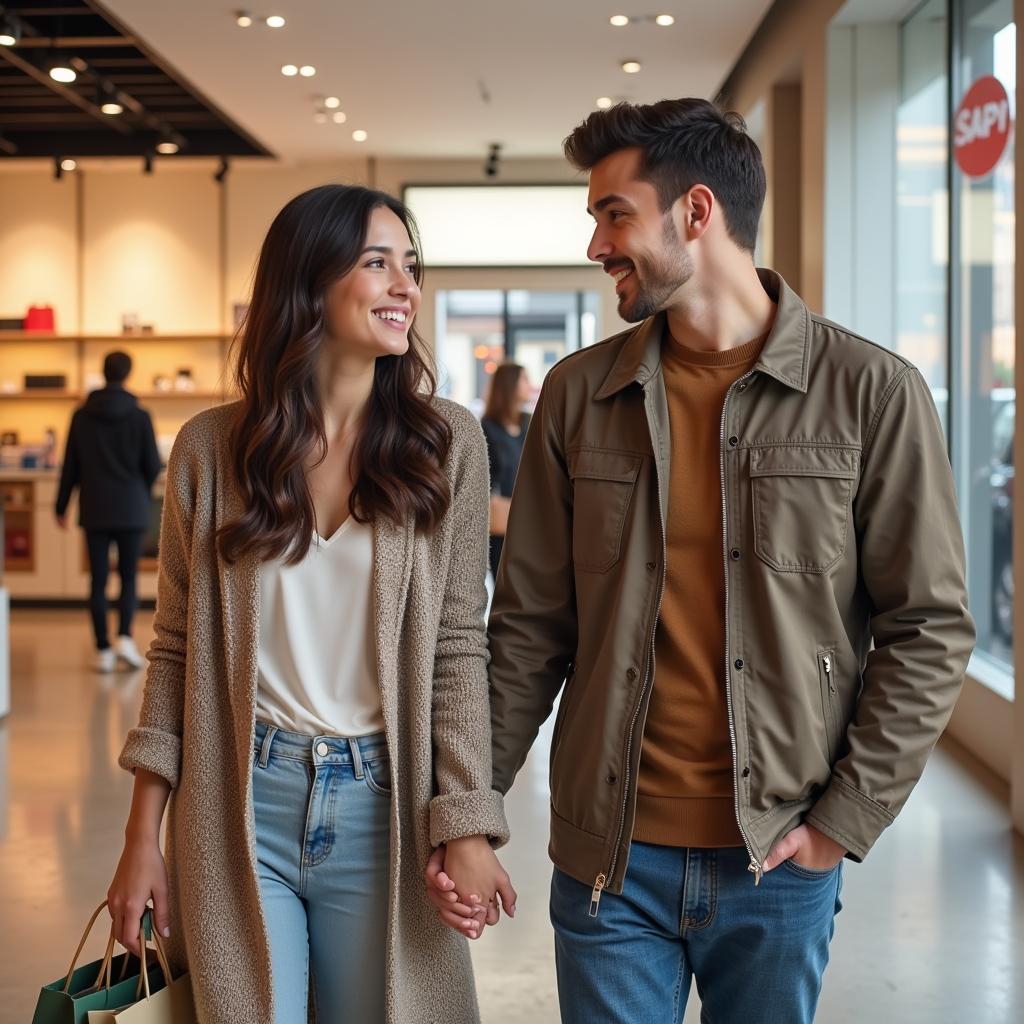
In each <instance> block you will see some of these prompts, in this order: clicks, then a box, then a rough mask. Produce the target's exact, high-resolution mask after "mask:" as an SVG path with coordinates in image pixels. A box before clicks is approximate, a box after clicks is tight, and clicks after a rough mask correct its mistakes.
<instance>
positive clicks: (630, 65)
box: [622, 60, 640, 75]
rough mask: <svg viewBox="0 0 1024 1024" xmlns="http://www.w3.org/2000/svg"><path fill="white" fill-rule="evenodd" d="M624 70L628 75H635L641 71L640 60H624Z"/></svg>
mask: <svg viewBox="0 0 1024 1024" xmlns="http://www.w3.org/2000/svg"><path fill="white" fill-rule="evenodd" d="M622 70H623V71H625V72H626V74H627V75H635V74H636V73H637V72H638V71H639V70H640V61H638V60H624V61H623V62H622Z"/></svg>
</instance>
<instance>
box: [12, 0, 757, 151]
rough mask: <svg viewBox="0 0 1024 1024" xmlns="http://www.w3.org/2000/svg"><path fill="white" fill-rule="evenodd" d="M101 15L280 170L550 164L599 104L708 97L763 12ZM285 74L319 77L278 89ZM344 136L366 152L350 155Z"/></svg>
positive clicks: (580, 2)
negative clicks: (318, 113)
mask: <svg viewBox="0 0 1024 1024" xmlns="http://www.w3.org/2000/svg"><path fill="white" fill-rule="evenodd" d="M0 2H2V0H0ZM103 2H104V5H105V7H106V9H107V10H108V11H110V12H111V13H112V14H113V15H114V16H115V17H116V18H117V19H118V20H119V21H120V22H122V23H123V24H124V25H126V26H127V27H128V28H129V29H130V30H131V31H132V32H133V33H135V34H136V35H137V36H138V37H139V38H141V39H144V40H145V41H146V44H147V46H148V47H149V48H150V49H151V50H152V51H154V52H155V53H158V54H160V56H161V58H162V59H163V60H164V61H165V62H166V63H167V65H168V66H170V67H173V68H174V69H176V71H177V72H179V73H180V74H181V75H182V76H184V79H185V80H187V81H188V82H190V83H192V85H193V86H194V87H195V88H196V89H197V90H198V91H199V92H200V93H201V94H202V95H204V96H207V97H209V98H210V99H212V100H213V101H214V102H215V103H216V105H217V108H218V109H219V110H220V111H223V112H224V113H225V114H226V115H227V116H228V117H229V118H230V119H231V121H232V122H233V123H235V124H237V125H238V126H240V127H241V129H242V131H243V132H244V133H246V134H247V135H248V136H250V137H251V138H253V139H258V140H259V142H260V143H261V144H262V145H264V146H265V147H266V148H267V149H269V150H270V151H272V152H273V153H274V154H275V155H277V156H279V157H282V158H284V159H286V160H316V159H335V158H338V157H345V156H349V157H353V156H360V155H370V154H372V155H375V156H404V157H460V156H482V155H484V154H485V153H486V151H487V149H488V146H489V145H490V144H492V143H500V144H501V146H502V153H503V155H504V156H508V157H518V156H534V157H536V156H554V155H557V154H559V153H560V152H561V141H562V139H563V138H564V136H565V135H567V134H568V132H569V131H570V130H571V129H572V128H573V126H574V125H576V124H577V123H578V122H579V121H580V120H581V119H582V117H583V116H585V115H586V113H587V112H588V111H590V110H592V109H593V107H594V101H595V99H596V98H597V97H598V96H610V97H613V98H615V99H619V98H624V99H630V100H635V101H641V102H650V101H654V100H657V99H661V98H664V97H667V96H685V95H701V96H712V95H714V94H715V92H716V91H717V89H718V86H719V85H720V83H721V82H722V81H723V80H724V78H725V77H726V75H727V73H728V72H729V70H730V68H731V67H732V65H733V64H734V62H735V61H736V59H737V58H738V57H739V55H740V54H741V53H742V51H743V48H744V47H745V46H746V44H747V42H748V41H749V38H750V36H751V35H752V34H753V32H754V30H755V28H756V27H757V25H758V23H759V22H760V20H761V18H762V17H763V16H764V14H765V13H766V12H767V10H768V8H769V7H770V6H771V0H716V2H715V3H713V4H704V3H692V2H691V3H685V4H684V3H682V2H681V0H622V2H621V3H620V2H619V0H608V2H605V0H598V2H595V0H511V2H510V0H501V2H499V0H439V2H433V3H430V2H424V0H388V2H384V0H376V2H370V3H357V2H344V3H342V2H338V0H253V3H254V4H257V3H258V6H252V7H251V8H250V12H251V14H252V15H253V16H254V18H256V21H255V22H254V24H253V25H252V26H251V27H249V28H239V27H238V26H237V25H236V23H235V17H234V12H235V10H237V7H235V6H233V5H230V4H227V3H225V4H218V3H211V2H209V0H173V2H169V0H103ZM638 4H639V6H638ZM237 6H238V7H242V6H245V3H244V0H240V2H239V3H238V5H237ZM615 13H622V14H627V15H654V14H662V13H666V14H672V15H674V16H675V17H676V23H675V24H674V25H673V26H671V27H669V28H660V27H657V26H656V25H654V24H653V21H652V22H645V23H641V24H637V25H630V26H628V27H626V28H613V27H612V26H611V25H610V24H609V21H608V19H609V16H610V15H612V14H615ZM272 14H275V15H282V16H283V17H284V18H285V21H286V23H285V25H284V27H282V28H277V29H271V28H268V27H267V26H266V25H265V24H264V23H263V22H262V18H263V17H266V16H268V15H272ZM630 58H635V59H637V60H639V61H641V62H642V63H643V70H642V71H641V72H640V73H639V74H635V75H628V74H625V73H624V72H623V71H622V70H621V68H620V64H621V62H622V61H623V60H625V59H630ZM286 63H291V64H295V65H302V64H309V65H312V66H314V67H315V68H316V69H317V73H316V75H315V77H312V78H303V77H301V76H296V77H292V78H286V77H284V76H283V75H282V74H281V70H280V69H281V66H282V65H284V64H286ZM324 96H337V97H338V98H339V100H340V110H341V112H343V113H344V114H345V115H347V120H346V122H345V123H344V124H335V123H334V122H333V121H332V120H330V119H329V118H328V120H327V122H326V123H317V122H316V121H315V120H314V111H315V109H316V105H317V103H318V97H320V98H322V97H324ZM354 129H362V130H364V131H366V132H367V133H368V139H367V141H365V142H363V143H358V142H355V141H353V138H352V132H353V130H354ZM183 134H186V135H187V134H188V133H187V132H184V129H183ZM182 152H183V154H184V152H185V150H183V151H182Z"/></svg>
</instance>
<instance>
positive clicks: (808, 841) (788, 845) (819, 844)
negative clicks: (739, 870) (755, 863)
mask: <svg viewBox="0 0 1024 1024" xmlns="http://www.w3.org/2000/svg"><path fill="white" fill-rule="evenodd" d="M846 853H847V851H846V847H844V846H840V845H839V843H837V842H836V841H835V840H834V839H833V838H832V837H831V836H827V835H825V833H824V832H819V831H818V830H817V829H816V828H815V827H814V826H813V825H797V827H796V828H795V829H793V831H792V832H789V833H787V834H786V835H784V836H783V837H782V838H781V839H780V840H779V841H778V842H777V843H776V844H775V845H774V846H773V847H772V849H771V851H770V852H769V854H768V856H767V857H766V858H765V862H764V866H763V869H764V871H765V873H766V874H767V872H769V871H771V870H772V869H773V868H777V867H778V866H779V865H780V864H781V863H782V862H783V861H784V860H792V861H793V863H794V864H798V865H799V866H800V867H802V868H809V869H810V870H811V871H831V870H832V868H834V867H835V866H836V865H837V864H838V863H839V862H840V861H841V860H842V859H843V858H844V857H845V856H846Z"/></svg>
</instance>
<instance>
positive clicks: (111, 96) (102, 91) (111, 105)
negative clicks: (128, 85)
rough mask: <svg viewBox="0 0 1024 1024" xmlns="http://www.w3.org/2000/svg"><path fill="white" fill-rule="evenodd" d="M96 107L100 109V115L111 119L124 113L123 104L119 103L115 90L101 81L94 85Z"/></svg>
mask: <svg viewBox="0 0 1024 1024" xmlns="http://www.w3.org/2000/svg"><path fill="white" fill-rule="evenodd" d="M96 105H97V106H98V107H99V108H100V112H101V113H103V114H108V115H109V116H111V117H116V116H117V115H118V114H123V113H124V104H123V103H122V102H121V97H120V96H119V95H118V93H117V90H116V89H115V88H114V87H113V86H112V85H111V84H110V83H109V82H105V81H103V80H99V81H97V83H96Z"/></svg>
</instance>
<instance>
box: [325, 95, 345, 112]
mask: <svg viewBox="0 0 1024 1024" xmlns="http://www.w3.org/2000/svg"><path fill="white" fill-rule="evenodd" d="M324 106H325V107H326V108H327V109H328V110H337V109H338V107H340V106H341V100H339V99H338V97H337V96H328V97H327V99H325V100H324Z"/></svg>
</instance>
